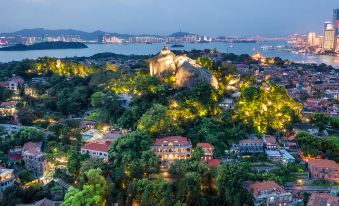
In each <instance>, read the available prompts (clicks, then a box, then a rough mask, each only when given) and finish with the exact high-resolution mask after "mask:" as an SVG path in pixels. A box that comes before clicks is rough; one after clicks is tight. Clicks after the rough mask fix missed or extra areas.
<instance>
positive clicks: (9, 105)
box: [0, 102, 16, 107]
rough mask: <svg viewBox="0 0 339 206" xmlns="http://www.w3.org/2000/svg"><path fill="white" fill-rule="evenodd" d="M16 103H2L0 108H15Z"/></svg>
mask: <svg viewBox="0 0 339 206" xmlns="http://www.w3.org/2000/svg"><path fill="white" fill-rule="evenodd" d="M15 105H16V102H1V104H0V107H14V106H15Z"/></svg>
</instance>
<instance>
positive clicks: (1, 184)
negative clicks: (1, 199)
mask: <svg viewBox="0 0 339 206" xmlns="http://www.w3.org/2000/svg"><path fill="white" fill-rule="evenodd" d="M13 171H14V170H13V169H7V168H5V167H3V166H1V165H0V192H3V191H5V190H6V189H7V188H8V187H11V186H13V185H14V174H13Z"/></svg>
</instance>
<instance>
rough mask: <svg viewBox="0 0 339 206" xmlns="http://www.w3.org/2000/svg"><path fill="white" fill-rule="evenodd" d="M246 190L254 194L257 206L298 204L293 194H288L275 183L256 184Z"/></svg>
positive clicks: (290, 205)
mask: <svg viewBox="0 0 339 206" xmlns="http://www.w3.org/2000/svg"><path fill="white" fill-rule="evenodd" d="M245 188H246V189H247V190H248V191H250V192H251V193H252V195H253V197H254V205H255V206H259V205H266V206H276V205H282V206H283V205H286V206H294V205H296V204H297V203H296V202H297V201H296V199H295V198H294V197H293V195H292V193H290V192H287V191H286V190H285V189H283V188H282V187H281V186H279V185H278V184H277V183H275V182H274V181H264V182H254V183H250V185H249V186H247V187H246V186H245Z"/></svg>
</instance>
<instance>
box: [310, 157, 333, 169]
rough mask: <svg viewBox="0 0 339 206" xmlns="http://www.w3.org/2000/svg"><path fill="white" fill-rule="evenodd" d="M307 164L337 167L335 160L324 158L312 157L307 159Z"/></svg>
mask: <svg viewBox="0 0 339 206" xmlns="http://www.w3.org/2000/svg"><path fill="white" fill-rule="evenodd" d="M308 164H310V165H311V166H313V167H327V168H339V166H338V165H337V163H336V162H335V161H332V160H325V159H312V160H310V161H308Z"/></svg>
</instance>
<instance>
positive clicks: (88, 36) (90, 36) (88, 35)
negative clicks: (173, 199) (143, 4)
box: [0, 28, 160, 40]
mask: <svg viewBox="0 0 339 206" xmlns="http://www.w3.org/2000/svg"><path fill="white" fill-rule="evenodd" d="M104 34H109V35H111V36H116V37H118V38H123V39H128V38H129V37H133V36H152V37H153V36H154V37H160V36H159V35H148V34H141V35H130V34H120V33H112V32H104V31H101V30H97V31H94V32H84V31H80V30H74V29H44V28H36V29H23V30H20V31H16V32H9V33H1V34H0V36H43V35H50V36H71V35H74V36H80V38H81V39H83V40H97V39H98V36H99V35H104Z"/></svg>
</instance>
